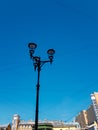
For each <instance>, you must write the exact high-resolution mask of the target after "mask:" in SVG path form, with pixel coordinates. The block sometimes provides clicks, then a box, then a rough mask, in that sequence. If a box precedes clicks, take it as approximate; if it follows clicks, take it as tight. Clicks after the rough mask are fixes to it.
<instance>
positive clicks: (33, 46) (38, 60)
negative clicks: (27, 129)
mask: <svg viewBox="0 0 98 130" xmlns="http://www.w3.org/2000/svg"><path fill="white" fill-rule="evenodd" d="M28 47H29V53H30V58H31V60H33V65H34V70H35V71H36V70H37V72H38V77H37V85H36V111H35V130H38V110H39V87H40V71H41V67H42V66H43V65H44V64H45V63H48V62H50V63H52V62H53V55H54V53H55V50H54V49H49V50H48V51H47V53H48V58H49V60H41V58H40V57H39V56H34V51H35V49H36V48H37V45H36V44H35V43H29V44H28Z"/></svg>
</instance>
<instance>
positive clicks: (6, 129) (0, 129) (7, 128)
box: [0, 124, 11, 130]
mask: <svg viewBox="0 0 98 130" xmlns="http://www.w3.org/2000/svg"><path fill="white" fill-rule="evenodd" d="M0 130H11V125H10V124H6V125H0Z"/></svg>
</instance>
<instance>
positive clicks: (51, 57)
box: [47, 49, 55, 63]
mask: <svg viewBox="0 0 98 130" xmlns="http://www.w3.org/2000/svg"><path fill="white" fill-rule="evenodd" d="M47 54H48V57H49V59H50V63H52V61H53V55H54V54H55V50H54V49H49V50H48V51H47Z"/></svg>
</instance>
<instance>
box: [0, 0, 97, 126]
mask: <svg viewBox="0 0 98 130" xmlns="http://www.w3.org/2000/svg"><path fill="white" fill-rule="evenodd" d="M97 5H98V1H97V0H93V1H92V0H62V1H60V0H36V1H34V0H28V1H27V0H14V1H13V0H3V1H0V61H1V62H0V124H4V123H8V122H11V121H12V116H13V114H15V113H17V114H19V115H20V116H21V119H23V120H30V119H32V120H34V118H35V96H36V81H37V73H36V72H34V71H33V63H32V61H31V60H30V57H29V52H28V51H29V50H28V43H29V42H31V41H32V42H35V43H37V45H38V48H37V49H36V52H35V54H36V55H37V54H38V56H41V57H42V59H47V54H46V51H47V50H48V49H49V48H54V49H55V50H56V54H55V58H54V62H53V65H50V64H46V65H44V66H43V68H42V71H41V78H40V108H39V119H40V120H44V119H49V120H63V121H70V120H71V119H72V118H73V117H74V116H75V115H76V114H77V113H78V112H79V111H81V110H83V109H87V107H88V106H89V105H90V104H91V100H90V94H91V93H93V92H94V91H96V92H97V91H98V8H97Z"/></svg>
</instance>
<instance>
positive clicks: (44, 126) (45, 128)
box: [12, 114, 80, 130]
mask: <svg viewBox="0 0 98 130" xmlns="http://www.w3.org/2000/svg"><path fill="white" fill-rule="evenodd" d="M34 126H35V122H34V121H32V120H31V121H27V122H25V121H22V120H20V116H19V115H17V114H15V115H14V116H13V120H12V130H34ZM79 128H80V126H79V123H77V122H70V123H65V122H63V121H50V120H44V121H39V122H38V129H39V130H77V129H79Z"/></svg>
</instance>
